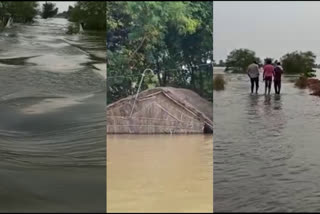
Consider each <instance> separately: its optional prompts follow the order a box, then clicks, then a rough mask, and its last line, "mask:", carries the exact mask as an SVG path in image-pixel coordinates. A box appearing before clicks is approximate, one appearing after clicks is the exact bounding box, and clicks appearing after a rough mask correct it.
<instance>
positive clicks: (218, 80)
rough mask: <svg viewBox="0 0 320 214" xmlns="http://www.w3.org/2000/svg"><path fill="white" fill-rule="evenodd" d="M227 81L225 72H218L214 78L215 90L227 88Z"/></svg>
mask: <svg viewBox="0 0 320 214" xmlns="http://www.w3.org/2000/svg"><path fill="white" fill-rule="evenodd" d="M225 84H226V81H225V80H224V76H223V74H216V75H215V77H214V78H213V90H216V91H221V90H224V89H225Z"/></svg>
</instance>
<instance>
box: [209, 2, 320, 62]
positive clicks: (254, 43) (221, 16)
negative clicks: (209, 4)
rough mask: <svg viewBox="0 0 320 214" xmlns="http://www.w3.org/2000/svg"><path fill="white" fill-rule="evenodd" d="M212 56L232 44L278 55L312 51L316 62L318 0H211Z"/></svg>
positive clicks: (319, 56) (225, 51)
mask: <svg viewBox="0 0 320 214" xmlns="http://www.w3.org/2000/svg"><path fill="white" fill-rule="evenodd" d="M213 22H214V59H215V60H216V61H217V62H218V61H219V60H220V59H223V60H225V59H226V57H227V55H228V53H229V52H230V51H232V50H233V49H235V48H248V49H251V50H253V51H255V52H256V54H257V56H258V57H261V58H265V57H272V58H274V59H278V58H280V57H281V56H282V55H284V54H286V53H288V52H290V51H294V50H301V51H308V50H310V51H313V52H314V53H315V54H316V55H317V62H318V63H319V62H320V26H319V24H320V2H284V1H283V2H267V1H264V2H249V1H247V2H246V1H243V2H214V21H213Z"/></svg>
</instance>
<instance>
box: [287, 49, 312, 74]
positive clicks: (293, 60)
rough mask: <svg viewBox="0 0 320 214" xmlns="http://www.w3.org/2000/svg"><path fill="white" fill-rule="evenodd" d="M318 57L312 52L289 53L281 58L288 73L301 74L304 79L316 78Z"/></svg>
mask: <svg viewBox="0 0 320 214" xmlns="http://www.w3.org/2000/svg"><path fill="white" fill-rule="evenodd" d="M315 60H316V56H315V54H314V53H312V52H311V51H307V52H301V51H300V52H298V51H295V52H292V53H287V54H286V55H284V56H283V57H282V58H281V61H282V66H283V69H284V70H285V72H286V73H291V74H301V75H303V76H304V77H314V76H315V74H314V72H315V70H314V69H313V68H315V66H316V65H315Z"/></svg>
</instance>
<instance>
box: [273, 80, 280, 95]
mask: <svg viewBox="0 0 320 214" xmlns="http://www.w3.org/2000/svg"><path fill="white" fill-rule="evenodd" d="M274 90H275V92H276V94H280V90H281V80H274Z"/></svg>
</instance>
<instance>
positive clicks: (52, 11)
mask: <svg viewBox="0 0 320 214" xmlns="http://www.w3.org/2000/svg"><path fill="white" fill-rule="evenodd" d="M55 6H56V5H55V4H53V3H47V2H46V3H44V4H43V5H42V13H41V17H42V18H44V19H47V18H51V17H54V16H55V15H57V13H58V8H55Z"/></svg>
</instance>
